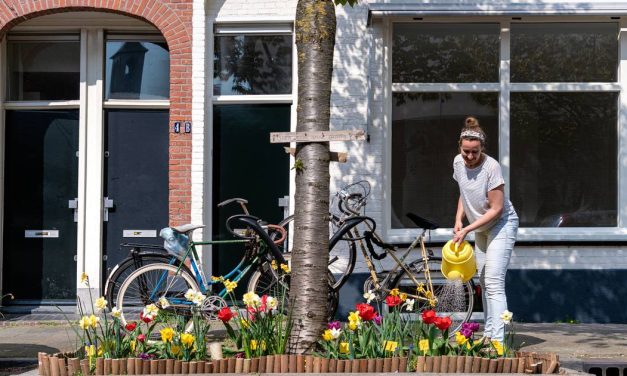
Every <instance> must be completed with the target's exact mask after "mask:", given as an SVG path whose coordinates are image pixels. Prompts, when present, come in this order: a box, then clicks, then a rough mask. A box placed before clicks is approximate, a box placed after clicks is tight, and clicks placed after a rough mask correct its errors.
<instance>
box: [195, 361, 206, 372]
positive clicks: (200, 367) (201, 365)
mask: <svg viewBox="0 0 627 376" xmlns="http://www.w3.org/2000/svg"><path fill="white" fill-rule="evenodd" d="M196 373H209V372H207V371H206V370H205V362H204V361H202V360H199V361H198V362H196Z"/></svg>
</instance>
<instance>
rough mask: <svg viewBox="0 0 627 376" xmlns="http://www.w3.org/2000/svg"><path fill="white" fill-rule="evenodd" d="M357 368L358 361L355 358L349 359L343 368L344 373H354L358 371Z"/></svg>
mask: <svg viewBox="0 0 627 376" xmlns="http://www.w3.org/2000/svg"><path fill="white" fill-rule="evenodd" d="M358 368H359V361H358V360H356V359H351V360H349V361H348V363H347V364H346V369H345V370H344V372H345V373H356V372H359V371H358ZM314 373H315V370H314Z"/></svg>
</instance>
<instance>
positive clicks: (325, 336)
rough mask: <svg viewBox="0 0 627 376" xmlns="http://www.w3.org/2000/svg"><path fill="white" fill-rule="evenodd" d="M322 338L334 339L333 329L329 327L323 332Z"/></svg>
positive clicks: (326, 339)
mask: <svg viewBox="0 0 627 376" xmlns="http://www.w3.org/2000/svg"><path fill="white" fill-rule="evenodd" d="M322 339H323V340H325V341H331V340H332V339H333V335H332V334H331V330H330V329H327V330H325V331H324V333H323V334H322Z"/></svg>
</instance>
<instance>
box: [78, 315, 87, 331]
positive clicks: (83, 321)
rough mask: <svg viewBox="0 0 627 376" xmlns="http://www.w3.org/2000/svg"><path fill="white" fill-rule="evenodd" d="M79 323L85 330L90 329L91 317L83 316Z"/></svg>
mask: <svg viewBox="0 0 627 376" xmlns="http://www.w3.org/2000/svg"><path fill="white" fill-rule="evenodd" d="M78 325H79V326H80V327H81V329H83V330H87V329H89V317H88V316H83V317H81V319H80V320H79V321H78Z"/></svg>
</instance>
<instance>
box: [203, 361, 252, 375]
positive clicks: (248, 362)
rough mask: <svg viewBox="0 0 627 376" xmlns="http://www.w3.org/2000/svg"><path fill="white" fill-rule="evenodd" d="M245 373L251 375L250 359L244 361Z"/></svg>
mask: <svg viewBox="0 0 627 376" xmlns="http://www.w3.org/2000/svg"><path fill="white" fill-rule="evenodd" d="M205 368H206V366H205ZM243 372H244V373H250V359H244V369H243Z"/></svg>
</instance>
